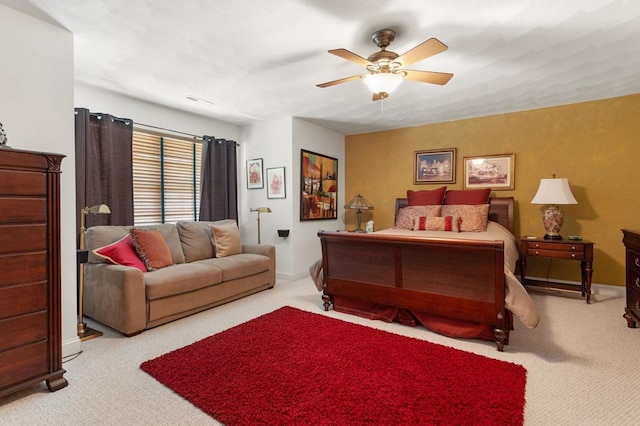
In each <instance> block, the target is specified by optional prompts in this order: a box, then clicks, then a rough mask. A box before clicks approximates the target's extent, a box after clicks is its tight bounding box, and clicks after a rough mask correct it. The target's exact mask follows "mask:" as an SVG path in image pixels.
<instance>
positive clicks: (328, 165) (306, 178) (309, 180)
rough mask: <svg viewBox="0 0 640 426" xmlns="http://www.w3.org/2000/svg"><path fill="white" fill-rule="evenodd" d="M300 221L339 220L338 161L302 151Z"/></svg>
mask: <svg viewBox="0 0 640 426" xmlns="http://www.w3.org/2000/svg"><path fill="white" fill-rule="evenodd" d="M300 177H301V182H300V188H301V194H300V220H301V221H302V220H320V219H322V220H328V219H338V208H337V206H338V159H337V158H333V157H329V156H327V155H323V154H318V153H316V152H311V151H306V150H304V149H303V150H301V159H300Z"/></svg>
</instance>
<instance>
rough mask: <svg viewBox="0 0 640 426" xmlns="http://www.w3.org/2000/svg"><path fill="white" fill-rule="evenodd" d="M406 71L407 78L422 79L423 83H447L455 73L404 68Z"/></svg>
mask: <svg viewBox="0 0 640 426" xmlns="http://www.w3.org/2000/svg"><path fill="white" fill-rule="evenodd" d="M402 71H403V72H405V73H406V75H405V76H404V78H405V80H412V81H420V82H422V83H431V84H439V85H441V86H442V85H444V84H447V82H448V81H449V80H451V77H453V74H450V73H448V72H433V71H416V70H402Z"/></svg>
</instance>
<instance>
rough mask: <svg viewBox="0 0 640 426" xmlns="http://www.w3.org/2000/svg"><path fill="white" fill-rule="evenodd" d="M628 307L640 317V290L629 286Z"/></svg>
mask: <svg viewBox="0 0 640 426" xmlns="http://www.w3.org/2000/svg"><path fill="white" fill-rule="evenodd" d="M627 309H629V310H630V311H631V312H632V313H633V314H634V315H635V316H636V317H637V318H640V292H637V291H635V290H633V289H632V288H630V287H627Z"/></svg>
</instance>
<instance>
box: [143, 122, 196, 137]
mask: <svg viewBox="0 0 640 426" xmlns="http://www.w3.org/2000/svg"><path fill="white" fill-rule="evenodd" d="M135 125H136V126H142V127H149V128H150V129H156V130H163V131H165V132H172V133H176V134H179V135H184V136H191V137H192V138H194V139H199V140H202V136H198V135H194V134H193V133H187V132H180V131H178V130H172V129H166V128H164V127H158V126H152V125H151V124H143V123H138V122H136V123H135Z"/></svg>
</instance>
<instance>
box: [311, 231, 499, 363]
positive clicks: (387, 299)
mask: <svg viewBox="0 0 640 426" xmlns="http://www.w3.org/2000/svg"><path fill="white" fill-rule="evenodd" d="M318 237H320V241H321V244H322V259H323V275H324V276H323V300H324V307H325V310H328V308H329V306H330V305H331V304H332V303H333V297H334V296H339V297H347V298H352V299H357V300H364V301H367V302H372V303H379V304H383V305H388V306H394V307H398V308H404V309H407V310H413V311H418V312H424V313H429V314H434V315H439V316H442V317H446V318H453V319H459V320H464V321H472V322H475V323H480V324H487V325H489V326H491V327H493V329H494V336H495V340H496V343H497V345H498V350H500V351H502V350H503V346H504V345H505V344H507V343H508V338H509V330H510V326H509V324H510V322H509V320H508V318H507V316H508V312H507V310H506V308H505V303H504V296H505V277H504V243H503V242H502V241H479V240H462V239H454V238H451V239H448V238H447V239H441V238H429V239H425V238H421V237H411V236H394V235H379V234H375V233H373V234H357V233H349V232H326V231H320V232H318Z"/></svg>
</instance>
